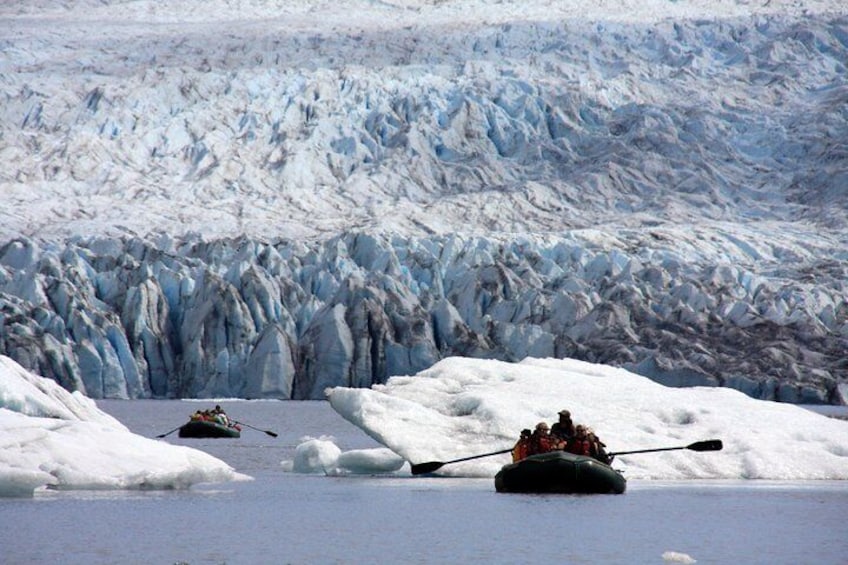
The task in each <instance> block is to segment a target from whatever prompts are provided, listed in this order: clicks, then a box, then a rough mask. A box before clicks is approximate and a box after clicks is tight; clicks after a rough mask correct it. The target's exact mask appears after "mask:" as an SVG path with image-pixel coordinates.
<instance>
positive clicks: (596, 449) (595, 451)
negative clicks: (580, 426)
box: [586, 428, 615, 465]
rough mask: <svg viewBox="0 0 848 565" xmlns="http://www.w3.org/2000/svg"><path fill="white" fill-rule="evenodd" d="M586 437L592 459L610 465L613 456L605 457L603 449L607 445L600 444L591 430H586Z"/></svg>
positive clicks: (605, 453)
mask: <svg viewBox="0 0 848 565" xmlns="http://www.w3.org/2000/svg"><path fill="white" fill-rule="evenodd" d="M586 435H587V437H588V439H589V455H590V456H591V457H594V458H595V459H597V460H598V461H600V462H601V463H605V464H607V465H609V464H610V463H612V460H613V459H615V456H614V455H613V456H609V455H607V452H606V450H605V449H604V448H605V447H606V446H607V444H605V443H604V442H602V441H601V440H600V438H598V436H597V435H595V432H594V431H592V428H586Z"/></svg>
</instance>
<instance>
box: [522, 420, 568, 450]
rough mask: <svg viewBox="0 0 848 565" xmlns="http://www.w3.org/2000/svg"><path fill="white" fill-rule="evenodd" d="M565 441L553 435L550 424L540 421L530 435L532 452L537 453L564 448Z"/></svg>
mask: <svg viewBox="0 0 848 565" xmlns="http://www.w3.org/2000/svg"><path fill="white" fill-rule="evenodd" d="M562 447H563V443H562V441H561V440H559V439H557V438H554V437H551V431H550V428H549V427H548V424H546V423H545V422H539V423H538V424H536V429H535V430H533V433H532V434H531V435H530V453H529V455H536V454H538V453H547V452H549V451H555V450H558V449H562Z"/></svg>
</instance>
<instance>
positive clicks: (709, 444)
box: [607, 439, 724, 457]
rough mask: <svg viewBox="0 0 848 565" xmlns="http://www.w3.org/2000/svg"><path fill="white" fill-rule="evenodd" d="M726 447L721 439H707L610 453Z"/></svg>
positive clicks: (610, 454) (625, 453)
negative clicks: (673, 445)
mask: <svg viewBox="0 0 848 565" xmlns="http://www.w3.org/2000/svg"><path fill="white" fill-rule="evenodd" d="M723 447H724V445H723V444H722V442H721V440H720V439H707V440H704V441H696V442H695V443H690V444H689V445H684V446H681V447H657V448H654V449H636V450H633V451H619V452H617V453H608V454H607V455H609V456H610V457H614V456H616V455H631V454H633V453H654V452H656V451H676V450H678V449H689V450H691V451H721V449H722V448H723Z"/></svg>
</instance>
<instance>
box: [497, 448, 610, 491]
mask: <svg viewBox="0 0 848 565" xmlns="http://www.w3.org/2000/svg"><path fill="white" fill-rule="evenodd" d="M626 488H627V479H625V478H624V476H623V475H622V474H621V473H619V472H618V471H616V470H615V469H613V468H612V467H610V466H609V465H605V464H604V463H601V462H600V461H598V460H597V459H593V458H592V457H587V456H585V455H575V454H573V453H567V452H565V451H551V452H549V453H541V454H539V455H531V456H530V457H527V458H526V459H522V460H521V461H518V462H517V463H511V464H509V465H504V466H503V468H502V469H501V470H500V471H498V474H497V475H495V490H497V491H498V492H524V493H562V494H572V493H582V494H621V493H623V492H624V491H625V489H626Z"/></svg>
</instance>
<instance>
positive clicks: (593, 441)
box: [565, 425, 612, 465]
mask: <svg viewBox="0 0 848 565" xmlns="http://www.w3.org/2000/svg"><path fill="white" fill-rule="evenodd" d="M604 447H605V444H604V443H603V442H602V441H601V440H600V439H598V436H596V435H595V432H593V431H592V429H591V428H589V427H587V426H583V425H579V426H577V427H576V428H574V437H572V438H571V440H569V442H568V443H567V444H566V447H565V451H568V452H569V453H574V454H576V455H586V456H588V457H592V458H593V459H597V460H598V461H600V462H601V463H606V464H607V465H608V464H610V463H612V457H610V456H608V455H607V453H606V451H604Z"/></svg>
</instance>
